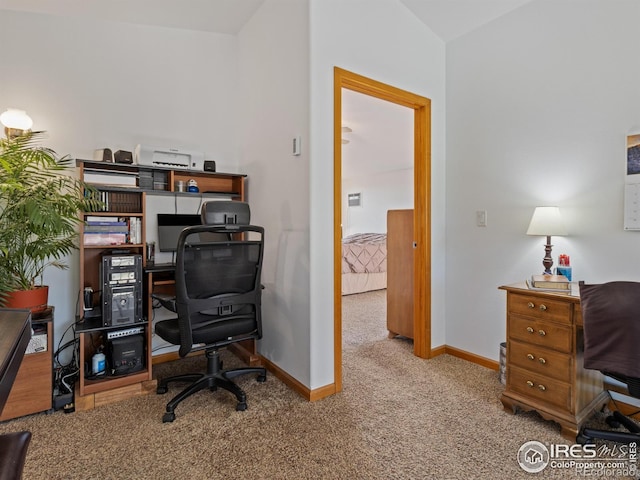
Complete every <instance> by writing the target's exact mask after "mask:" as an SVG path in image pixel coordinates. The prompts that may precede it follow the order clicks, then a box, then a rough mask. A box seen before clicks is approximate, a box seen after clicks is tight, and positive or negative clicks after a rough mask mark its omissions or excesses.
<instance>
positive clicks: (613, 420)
mask: <svg viewBox="0 0 640 480" xmlns="http://www.w3.org/2000/svg"><path fill="white" fill-rule="evenodd" d="M604 421H605V422H607V425H609V426H610V427H611V428H620V422H619V421H618V420H616V417H614V416H613V415H609V416H608V417H607V418H605V420H604Z"/></svg>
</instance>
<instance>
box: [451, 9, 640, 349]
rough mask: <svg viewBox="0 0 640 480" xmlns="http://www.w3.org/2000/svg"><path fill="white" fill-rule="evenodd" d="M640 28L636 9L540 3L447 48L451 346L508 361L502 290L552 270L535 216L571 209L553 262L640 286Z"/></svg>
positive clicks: (584, 276) (594, 278)
mask: <svg viewBox="0 0 640 480" xmlns="http://www.w3.org/2000/svg"><path fill="white" fill-rule="evenodd" d="M638 18H640V3H639V2H637V1H635V0H619V1H616V2H610V1H606V0H588V1H582V2H575V1H572V0H554V1H549V0H534V1H533V2H531V3H529V4H527V5H525V6H524V7H522V8H520V9H517V10H515V11H513V12H511V13H509V14H508V15H506V16H504V17H502V18H500V19H498V20H496V21H494V22H492V23H491V24H489V25H487V26H486V27H484V28H481V29H479V30H477V31H475V32H472V33H470V34H468V35H466V36H463V37H461V38H459V39H458V40H455V41H453V42H451V43H450V44H448V46H447V172H446V173H447V196H446V199H447V212H446V213H447V251H446V254H447V257H446V261H447V285H446V287H447V288H446V292H447V302H446V305H447V320H446V326H447V330H446V340H447V344H448V345H452V346H454V347H457V348H461V349H463V350H467V351H470V352H473V353H475V354H478V355H482V356H485V357H488V358H492V359H496V360H497V359H498V356H499V346H498V345H499V343H500V342H502V341H504V340H505V294H504V292H502V291H499V290H498V289H497V287H498V286H499V285H503V284H508V283H514V282H518V281H523V280H524V279H525V278H527V277H528V276H530V275H531V274H532V273H541V270H542V265H541V262H542V257H543V256H544V249H543V244H544V238H539V237H527V236H526V235H525V232H526V230H527V226H528V223H529V220H530V218H531V214H532V212H533V209H534V207H535V206H537V205H558V206H559V207H560V208H561V211H562V213H563V215H564V218H565V221H566V223H567V228H568V231H569V236H567V237H554V238H553V243H554V245H555V246H554V249H553V256H554V260H555V262H556V264H557V255H558V254H560V253H566V254H569V255H570V256H571V260H572V264H573V277H574V280H585V281H587V282H603V281H608V280H613V279H626V280H640V256H639V255H638V254H637V250H638V242H639V241H640V236H639V234H638V232H624V231H623V229H622V227H623V223H622V219H623V210H622V207H623V203H622V201H623V184H624V175H625V160H626V156H625V155H626V152H625V146H626V145H625V136H626V134H627V132H628V131H629V130H633V129H637V128H638V125H640V89H639V88H638V85H640V64H638V62H637V61H635V60H634V59H635V58H636V57H637V51H638V45H640V31H639V30H638V28H637V19H638ZM484 209H486V210H487V212H488V225H487V227H485V228H481V227H476V226H475V212H476V210H484ZM461 296H464V298H465V301H464V302H461V301H460V297H461ZM480 333H481V334H480Z"/></svg>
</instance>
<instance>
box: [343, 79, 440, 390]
mask: <svg viewBox="0 0 640 480" xmlns="http://www.w3.org/2000/svg"><path fill="white" fill-rule="evenodd" d="M343 88H344V89H347V90H352V91H355V92H359V93H362V94H365V95H370V96H372V97H375V98H378V99H381V100H386V101H389V102H392V103H395V104H398V105H402V106H405V107H409V108H411V109H413V111H414V122H413V123H414V125H413V128H414V135H413V138H414V162H413V171H414V218H413V227H414V295H413V297H414V308H413V325H414V328H413V330H414V344H413V352H414V355H416V356H418V357H421V358H430V357H431V231H430V228H431V227H430V225H431V221H430V210H431V209H430V178H431V175H430V172H431V101H430V100H429V99H428V98H425V97H421V96H419V95H415V94H413V93H410V92H407V91H404V90H401V89H398V88H396V87H392V86H390V85H386V84H383V83H381V82H378V81H376V80H372V79H370V78H367V77H363V76H361V75H358V74H355V73H352V72H349V71H347V70H343V69H341V68H338V67H335V68H334V92H333V93H334V182H333V183H334V380H335V388H336V391H337V392H339V391H341V390H342V275H341V273H342V264H341V249H342V228H341V227H342V89H343Z"/></svg>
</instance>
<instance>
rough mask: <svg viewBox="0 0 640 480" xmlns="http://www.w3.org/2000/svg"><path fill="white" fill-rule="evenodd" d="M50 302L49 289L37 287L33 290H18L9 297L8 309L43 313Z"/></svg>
mask: <svg viewBox="0 0 640 480" xmlns="http://www.w3.org/2000/svg"><path fill="white" fill-rule="evenodd" d="M48 302H49V287H48V286H42V287H36V288H34V289H33V290H17V291H15V292H10V293H9V294H8V295H7V299H6V302H5V307H6V308H23V309H24V308H28V309H30V310H31V313H38V312H42V311H43V310H44V309H46V308H47V305H48Z"/></svg>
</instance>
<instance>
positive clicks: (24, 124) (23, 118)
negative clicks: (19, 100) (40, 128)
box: [0, 108, 33, 130]
mask: <svg viewBox="0 0 640 480" xmlns="http://www.w3.org/2000/svg"><path fill="white" fill-rule="evenodd" d="M0 122H1V123H2V125H4V126H5V127H7V128H15V129H18V130H29V129H30V128H31V127H32V126H33V120H31V117H30V116H29V115H27V112H25V111H24V110H18V109H15V108H8V109H7V110H5V111H4V112H3V113H2V114H0Z"/></svg>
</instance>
